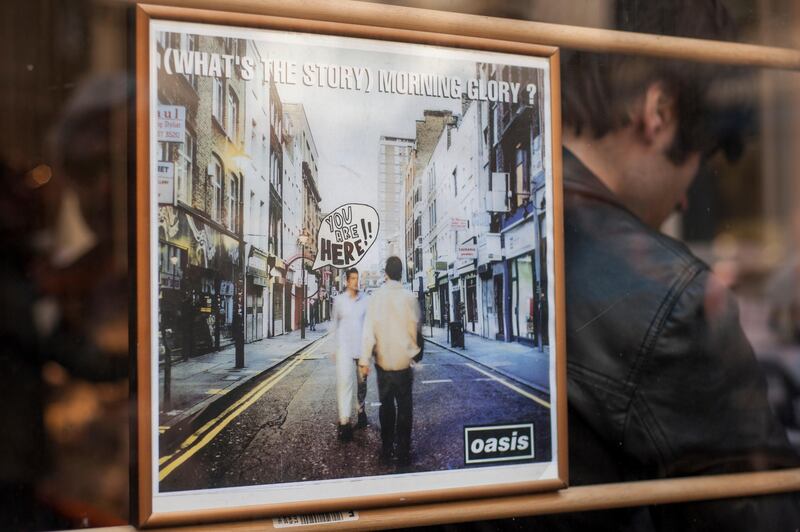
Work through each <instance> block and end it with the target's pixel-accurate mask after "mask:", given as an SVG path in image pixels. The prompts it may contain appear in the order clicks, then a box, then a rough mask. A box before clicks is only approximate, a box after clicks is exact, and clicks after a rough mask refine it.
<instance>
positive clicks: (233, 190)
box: [225, 174, 239, 232]
mask: <svg viewBox="0 0 800 532" xmlns="http://www.w3.org/2000/svg"><path fill="white" fill-rule="evenodd" d="M225 200H226V201H225V203H226V225H227V227H228V229H230V230H231V231H234V232H235V231H237V230H238V229H239V178H238V177H237V176H236V174H230V175H229V176H228V186H227V187H226V188H225Z"/></svg>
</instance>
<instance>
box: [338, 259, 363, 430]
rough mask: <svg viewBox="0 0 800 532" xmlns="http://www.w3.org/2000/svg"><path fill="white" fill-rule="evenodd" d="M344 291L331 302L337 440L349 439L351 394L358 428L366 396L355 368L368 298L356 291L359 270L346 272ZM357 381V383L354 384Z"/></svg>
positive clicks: (356, 366)
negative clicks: (354, 396) (355, 401)
mask: <svg viewBox="0 0 800 532" xmlns="http://www.w3.org/2000/svg"><path fill="white" fill-rule="evenodd" d="M345 283H346V285H345V286H346V290H345V291H344V292H343V293H342V294H340V295H339V296H337V297H336V299H335V300H334V303H333V326H334V327H335V329H336V337H337V351H336V403H337V406H338V409H339V425H338V434H339V439H340V440H343V441H347V440H350V439H352V437H353V431H352V428H351V427H350V414H351V413H352V412H353V395H354V393H356V394H357V398H358V423H357V425H356V426H357V427H358V428H363V427H366V426H367V413H366V411H365V410H364V403H365V401H366V398H367V379H366V378H365V377H364V376H363V375H362V374H361V372H360V371H358V358H359V355H360V354H361V338H362V330H363V327H364V315H365V314H366V311H367V297H366V296H365V295H364V294H362V293H361V292H360V291H359V290H358V270H356V269H355V268H350V269H349V270H347V272H345ZM356 381H357V384H356Z"/></svg>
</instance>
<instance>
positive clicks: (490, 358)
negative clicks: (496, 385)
mask: <svg viewBox="0 0 800 532" xmlns="http://www.w3.org/2000/svg"><path fill="white" fill-rule="evenodd" d="M431 331H432V332H433V334H432V335H431ZM422 334H423V336H424V337H425V340H426V341H428V342H431V343H432V344H435V345H437V346H439V347H441V348H443V349H447V350H448V351H452V352H453V353H457V354H459V355H461V356H463V357H465V358H468V359H470V360H472V361H473V362H477V363H478V364H481V365H482V366H485V367H487V368H490V369H492V370H494V371H496V372H497V373H499V374H500V375H503V376H505V377H508V378H510V379H514V380H515V381H517V382H521V383H523V384H526V385H528V386H530V387H531V388H533V389H534V390H538V391H540V392H543V393H550V348H549V347H548V346H545V347H544V348H543V349H542V351H539V349H538V348H537V347H531V346H528V345H524V344H520V343H518V342H503V341H500V340H490V339H488V338H483V337H481V336H478V335H475V334H471V333H469V332H467V333H465V334H464V346H465V347H464V348H461V347H451V346H450V343H449V342H448V341H447V331H446V330H445V329H444V328H441V327H433V328H431V327H429V326H425V327H423V329H422Z"/></svg>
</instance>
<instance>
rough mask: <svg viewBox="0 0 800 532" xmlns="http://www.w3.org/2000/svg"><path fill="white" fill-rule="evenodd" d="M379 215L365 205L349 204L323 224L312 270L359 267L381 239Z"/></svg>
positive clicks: (335, 211) (339, 209) (331, 215)
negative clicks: (327, 267) (326, 267)
mask: <svg viewBox="0 0 800 532" xmlns="http://www.w3.org/2000/svg"><path fill="white" fill-rule="evenodd" d="M379 229H380V220H379V219H378V211H376V210H375V209H374V208H373V207H371V206H369V205H365V204H363V203H345V204H344V205H340V206H339V207H336V208H335V209H333V211H331V213H330V214H328V215H327V216H326V217H325V218H323V219H322V222H321V223H320V224H319V231H318V232H317V257H316V259H315V260H314V265H313V266H312V267H311V269H312V270H317V269H319V268H322V267H323V266H327V265H330V266H333V267H334V268H340V269H344V268H350V267H351V266H355V265H356V264H358V263H359V261H360V260H361V259H363V258H364V255H366V254H367V251H368V250H369V248H371V247H372V244H374V243H375V240H377V238H378V230H379Z"/></svg>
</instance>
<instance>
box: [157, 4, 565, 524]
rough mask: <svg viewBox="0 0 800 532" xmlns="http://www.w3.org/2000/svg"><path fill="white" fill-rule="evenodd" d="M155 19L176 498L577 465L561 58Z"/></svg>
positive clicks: (314, 497) (358, 497)
mask: <svg viewBox="0 0 800 532" xmlns="http://www.w3.org/2000/svg"><path fill="white" fill-rule="evenodd" d="M149 29H150V33H149V54H150V64H149V67H148V68H149V79H150V86H149V91H150V94H149V100H150V106H149V117H150V129H149V136H150V146H149V160H148V161H147V165H148V167H149V175H150V176H151V177H150V182H151V188H150V190H151V192H150V197H151V200H150V209H149V228H150V229H149V230H150V250H151V251H150V253H151V255H150V256H151V264H150V269H151V272H158V273H160V276H154V277H153V278H154V279H159V282H158V283H151V284H150V287H149V297H150V301H151V302H152V315H151V317H150V319H151V323H152V331H153V334H152V335H151V346H150V349H151V351H152V353H157V354H158V356H151V358H150V371H151V379H150V380H151V382H150V407H149V408H150V414H151V416H152V425H153V426H152V427H151V429H152V430H151V443H152V449H153V458H152V464H151V468H152V497H153V511H154V512H155V513H170V512H181V511H189V510H207V509H215V508H230V507H240V506H252V505H259V506H267V507H271V508H289V509H291V508H292V505H293V504H298V503H305V502H309V501H350V504H351V506H352V507H359V506H360V505H361V504H363V501H364V500H366V499H365V498H367V497H371V498H372V499H369V500H371V501H374V500H380V501H384V503H385V504H392V503H398V502H401V501H402V500H403V497H401V496H404V495H407V494H416V493H420V492H425V493H427V494H432V493H441V495H440V496H438V498H450V497H453V496H459V495H458V494H459V493H462V494H461V495H460V496H464V494H471V495H472V496H474V495H475V494H478V495H479V494H480V493H481V490H484V489H485V490H488V491H487V493H491V489H492V488H494V487H498V486H501V487H503V489H505V490H506V491H505V492H513V491H517V492H519V491H531V490H535V489H552V488H553V487H558V486H562V485H563V480H564V478H565V477H564V475H563V472H564V469H563V467H564V465H565V464H559V440H558V433H559V424H560V423H563V419H560V418H559V416H558V415H557V406H558V401H559V399H558V393H560V391H559V390H557V386H556V378H557V367H559V366H560V364H561V362H559V361H558V358H559V357H558V353H560V352H561V349H562V347H561V346H556V345H554V343H555V340H556V338H557V337H558V335H557V334H556V325H557V324H556V320H555V319H554V317H556V316H559V314H558V312H557V306H556V303H557V297H556V287H555V284H554V283H549V282H548V280H553V279H559V276H558V264H557V261H556V257H555V255H556V254H555V250H554V248H553V244H552V243H553V242H556V243H559V242H560V235H559V234H557V232H556V230H555V227H556V224H557V222H560V219H558V218H554V217H556V216H558V217H560V213H559V214H556V211H555V209H554V205H555V203H556V202H555V198H554V190H558V187H557V186H556V183H557V181H556V180H557V179H559V176H558V172H557V171H556V170H555V168H554V166H555V165H554V162H553V145H554V134H553V128H552V121H553V117H552V113H553V108H552V105H553V96H552V93H551V91H552V86H551V83H552V79H551V64H552V63H551V58H550V57H534V56H524V55H511V54H504V53H497V52H489V51H476V50H467V49H454V48H445V47H438V46H430V45H422V44H407V43H395V42H387V41H376V40H367V39H359V38H353V37H339V36H329V35H318V34H307V33H293V32H286V31H279V30H274V29H245V28H234V27H222V26H212V25H206V24H197V23H187V22H177V21H163V20H153V21H151V22H150V25H149ZM156 424H157V425H156ZM156 428H157V430H156ZM553 482H555V484H553ZM537 486H538V487H537ZM465 489H466V490H467V491H462V492H459V490H465ZM469 490H472V491H469ZM509 490H510V491H509ZM376 497H377V498H376ZM371 504H374V503H371Z"/></svg>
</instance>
